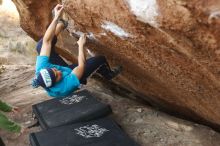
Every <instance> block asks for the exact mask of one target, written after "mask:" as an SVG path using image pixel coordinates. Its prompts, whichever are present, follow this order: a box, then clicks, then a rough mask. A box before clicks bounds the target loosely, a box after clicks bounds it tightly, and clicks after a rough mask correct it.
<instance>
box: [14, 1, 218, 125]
mask: <svg viewBox="0 0 220 146" xmlns="http://www.w3.org/2000/svg"><path fill="white" fill-rule="evenodd" d="M13 2H14V3H15V4H16V6H17V9H18V11H19V13H20V18H21V26H22V28H23V29H24V30H25V31H26V32H27V33H28V34H29V35H30V36H31V37H33V38H34V39H35V40H37V39H39V38H40V37H41V36H42V34H43V32H44V31H45V28H46V26H47V25H48V24H49V22H50V19H51V9H52V8H53V7H54V5H55V4H56V3H58V1H55V0H44V1H34V0H13ZM63 4H64V7H65V9H64V10H65V13H66V14H67V15H68V16H69V24H70V25H69V28H68V30H69V32H71V33H74V34H75V35H78V34H80V33H81V32H87V33H88V38H89V39H90V41H89V43H88V47H89V49H91V50H92V51H94V52H97V53H100V54H104V55H105V56H107V58H108V59H109V60H110V62H111V64H112V65H115V64H122V65H123V68H124V70H123V73H122V74H121V76H120V77H119V78H118V80H117V81H118V82H120V84H121V85H123V86H125V87H128V88H129V89H130V90H133V91H135V92H137V93H139V94H141V95H143V97H144V98H145V99H146V100H148V101H150V102H151V103H153V104H156V105H158V106H160V107H163V108H165V109H169V110H171V111H174V112H178V113H182V114H183V115H187V116H188V117H191V118H192V119H194V120H197V121H202V122H206V123H208V124H210V125H212V126H214V127H216V128H219V127H220V126H219V125H220V106H219V104H220V99H219V96H220V70H219V69H220V49H219V48H220V41H219V35H220V24H219V22H218V18H219V16H218V11H219V10H220V5H219V4H220V1H219V0H209V1H207V0H163V1H160V0H111V1H109V0H99V1H94V0H84V1H82V0H65V1H63ZM75 35H74V36H75ZM62 38H66V39H70V40H71V37H70V36H69V35H68V33H67V34H66V35H62ZM72 40H75V39H72ZM62 47H65V48H66V49H69V50H70V51H72V50H73V49H72V47H73V46H71V47H70V45H69V44H68V45H67V44H64V45H63V46H62Z"/></svg>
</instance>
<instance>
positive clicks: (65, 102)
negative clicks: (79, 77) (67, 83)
mask: <svg viewBox="0 0 220 146" xmlns="http://www.w3.org/2000/svg"><path fill="white" fill-rule="evenodd" d="M32 108H33V113H34V115H35V117H36V118H37V119H38V121H39V123H40V126H41V127H42V129H48V128H52V127H58V126H62V125H67V124H72V123H77V122H86V121H90V120H95V119H97V118H101V117H104V116H107V115H108V114H110V113H111V108H110V106H109V105H107V104H104V103H101V102H99V101H98V100H97V99H96V98H95V97H93V96H92V95H91V93H89V91H87V90H83V91H79V92H77V93H73V94H72V95H71V96H68V97H65V98H63V99H51V100H47V101H44V102H42V103H39V104H35V105H33V106H32Z"/></svg>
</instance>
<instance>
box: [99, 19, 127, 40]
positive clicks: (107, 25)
mask: <svg viewBox="0 0 220 146" xmlns="http://www.w3.org/2000/svg"><path fill="white" fill-rule="evenodd" d="M101 27H102V28H103V29H105V30H107V31H110V32H112V33H113V34H114V35H116V36H118V37H120V38H128V37H131V35H130V34H129V33H128V32H126V31H125V30H124V29H122V28H121V27H119V26H118V25H116V24H114V23H112V22H109V21H104V23H103V24H102V25H101Z"/></svg>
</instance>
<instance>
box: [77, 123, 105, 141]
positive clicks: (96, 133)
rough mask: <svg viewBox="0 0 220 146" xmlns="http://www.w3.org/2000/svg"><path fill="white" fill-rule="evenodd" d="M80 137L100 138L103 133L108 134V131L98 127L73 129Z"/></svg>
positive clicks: (87, 126)
mask: <svg viewBox="0 0 220 146" xmlns="http://www.w3.org/2000/svg"><path fill="white" fill-rule="evenodd" d="M74 130H75V131H76V132H77V133H76V134H78V135H80V136H82V137H84V138H93V137H101V136H102V135H103V134H104V133H106V132H108V131H109V130H107V129H105V128H102V127H100V126H99V125H91V126H89V125H86V126H83V127H80V128H76V129H74Z"/></svg>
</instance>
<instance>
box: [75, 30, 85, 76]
mask: <svg viewBox="0 0 220 146" xmlns="http://www.w3.org/2000/svg"><path fill="white" fill-rule="evenodd" d="M77 43H78V45H79V55H78V66H77V67H75V68H74V69H73V73H74V74H75V75H76V76H77V77H78V79H79V80H80V79H81V77H82V76H83V73H84V70H85V62H86V56H85V49H84V45H85V43H86V35H85V34H83V35H82V36H81V37H80V38H79V40H78V42H77Z"/></svg>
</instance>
